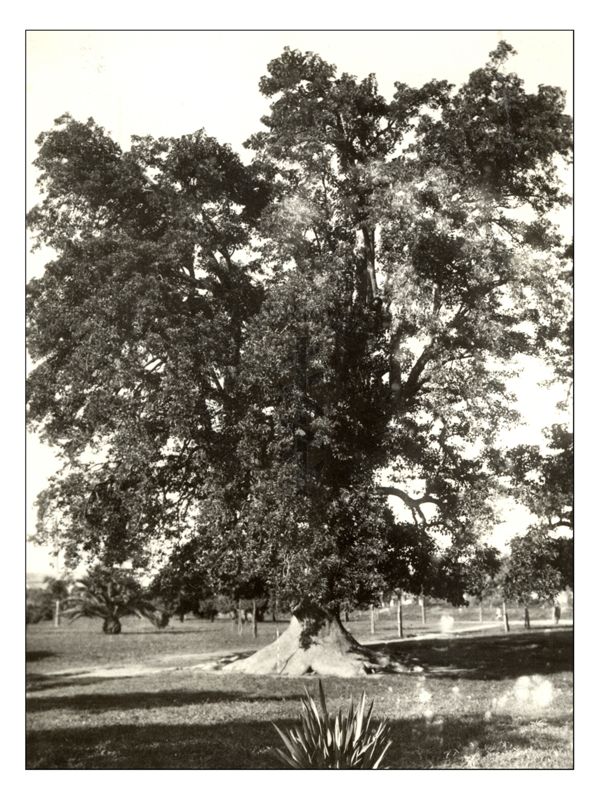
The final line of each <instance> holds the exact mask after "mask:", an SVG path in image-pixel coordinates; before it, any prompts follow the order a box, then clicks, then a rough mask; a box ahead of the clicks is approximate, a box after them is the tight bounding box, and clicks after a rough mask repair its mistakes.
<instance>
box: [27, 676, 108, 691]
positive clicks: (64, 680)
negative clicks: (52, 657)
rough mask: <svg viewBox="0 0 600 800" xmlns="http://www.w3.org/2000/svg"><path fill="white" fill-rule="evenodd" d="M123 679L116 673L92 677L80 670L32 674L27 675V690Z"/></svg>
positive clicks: (67, 686)
mask: <svg viewBox="0 0 600 800" xmlns="http://www.w3.org/2000/svg"><path fill="white" fill-rule="evenodd" d="M119 679H121V680H122V677H121V678H120V676H118V675H115V676H114V677H97V678H96V677H91V676H89V675H86V674H81V673H80V672H74V673H73V674H72V675H71V674H69V673H67V674H63V675H60V676H59V675H42V674H39V675H36V674H30V675H28V676H27V692H28V693H30V692H41V691H45V690H46V689H67V688H69V687H72V686H93V685H94V684H96V683H104V682H105V681H115V680H119Z"/></svg>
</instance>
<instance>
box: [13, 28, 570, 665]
mask: <svg viewBox="0 0 600 800" xmlns="http://www.w3.org/2000/svg"><path fill="white" fill-rule="evenodd" d="M511 52H512V48H511V47H510V46H509V45H507V44H505V43H502V44H500V45H499V47H498V48H497V50H495V51H494V52H493V53H492V54H491V55H490V60H489V62H488V63H487V64H486V65H485V66H484V67H482V68H481V69H478V70H477V71H475V72H474V73H473V74H472V75H471V76H470V77H469V79H468V81H467V82H466V83H465V84H464V85H463V86H461V87H459V88H455V87H453V86H451V85H449V84H448V83H447V82H445V81H432V82H431V83H429V84H427V85H425V86H423V87H421V88H420V89H413V88H410V87H409V86H407V85H405V84H403V83H397V84H396V85H395V93H394V96H393V98H392V99H391V100H386V99H385V98H384V97H382V96H381V95H380V94H379V92H378V89H377V83H376V80H375V77H374V76H372V75H371V76H369V77H368V78H366V79H364V80H357V79H356V78H354V77H353V76H350V75H347V74H342V75H341V76H339V77H337V75H336V69H335V67H333V66H332V65H330V64H328V63H327V62H325V61H324V60H322V59H321V58H320V57H319V56H317V55H315V54H313V53H300V52H298V51H292V50H289V49H286V50H285V51H284V52H283V54H282V55H281V56H280V57H279V58H277V59H275V60H274V61H272V62H271V63H270V64H269V66H268V74H267V75H266V76H265V77H263V78H262V80H261V82H260V89H261V91H262V92H263V94H264V95H265V96H267V97H269V98H271V100H272V102H271V107H270V112H269V114H268V115H267V116H265V117H264V118H263V119H262V123H263V126H264V130H263V131H261V132H260V133H258V134H256V135H255V136H253V137H252V138H251V139H250V140H249V142H248V146H249V147H250V148H251V149H252V150H253V151H254V159H253V161H252V164H251V165H250V166H248V167H246V166H244V165H243V164H242V162H241V161H240V159H239V158H238V157H237V156H236V155H235V154H234V153H233V152H232V151H231V150H230V149H229V148H228V147H223V146H221V145H219V144H218V143H217V142H215V141H214V140H213V139H211V138H210V137H208V136H207V135H206V134H205V133H204V132H202V131H200V132H198V133H196V134H193V135H191V136H184V137H181V138H175V139H151V138H149V137H145V138H134V140H133V143H132V146H131V148H130V149H129V150H128V151H123V150H121V148H119V147H118V146H117V145H116V144H115V143H114V142H113V141H112V140H111V139H110V137H109V136H108V135H107V134H106V133H105V132H104V131H103V130H102V129H101V128H99V127H98V126H97V125H96V124H95V123H94V122H93V121H92V120H89V121H88V122H87V123H79V122H76V121H74V120H72V119H71V118H69V117H63V118H61V119H60V120H58V121H57V125H56V127H55V128H54V129H53V130H52V131H49V132H47V133H45V134H42V136H41V137H40V139H39V140H38V144H39V147H40V150H39V156H38V159H37V162H36V164H37V167H38V169H39V170H40V176H41V177H40V188H41V191H42V193H43V200H42V201H41V203H40V204H39V205H38V206H36V207H35V208H34V209H33V210H32V212H31V214H30V224H31V226H32V228H33V230H34V231H35V233H36V235H37V237H38V241H39V242H40V243H42V244H45V245H49V246H50V247H52V248H53V249H54V251H55V252H56V257H55V259H54V260H53V261H52V262H51V263H49V264H48V265H47V267H46V270H45V272H44V275H43V276H42V277H41V278H40V279H38V280H34V281H32V282H31V284H30V286H29V347H30V351H31V354H32V357H33V358H34V360H35V362H36V367H35V369H34V370H33V372H32V375H31V378H30V395H29V397H30V399H29V404H30V405H29V413H30V419H31V421H32V424H33V425H34V426H35V427H37V429H38V430H40V432H41V433H42V435H43V436H44V437H45V439H46V440H47V441H49V442H50V443H52V444H53V445H55V446H56V447H58V448H59V449H60V451H61V452H62V454H63V457H64V463H65V468H64V470H63V472H62V473H60V474H59V475H57V476H56V477H55V478H54V479H53V480H52V481H51V483H50V485H49V487H48V489H47V490H46V491H45V492H44V493H43V494H42V496H41V497H40V500H39V508H40V526H39V536H40V538H44V537H45V536H47V535H48V533H47V532H54V533H53V535H54V541H55V544H57V545H59V546H61V547H63V548H65V550H66V555H67V559H70V560H76V559H77V558H79V557H80V555H81V553H82V552H85V553H87V554H89V555H91V556H94V557H97V558H100V559H102V560H104V561H108V562H113V563H119V562H121V561H122V560H123V559H126V558H131V559H132V560H133V561H134V563H135V564H140V565H142V564H145V563H148V561H149V559H150V558H151V557H157V556H158V555H160V554H161V552H164V553H165V554H166V553H167V552H169V551H171V550H172V548H173V545H174V543H179V544H180V543H181V542H188V541H194V542H195V546H196V551H197V552H198V553H199V556H198V558H199V560H200V561H202V562H203V563H202V564H200V565H199V567H200V568H201V569H203V570H204V569H206V570H207V572H208V573H210V574H211V575H212V579H213V580H215V581H216V583H217V584H218V581H219V580H221V579H223V580H225V579H227V576H239V579H240V580H241V579H243V578H244V577H249V576H256V577H259V578H260V579H261V580H264V581H265V583H266V584H267V586H268V588H269V591H270V592H271V593H272V594H275V595H277V596H278V597H281V598H283V599H285V601H286V602H289V603H290V604H291V606H292V608H293V609H294V615H293V617H292V621H291V623H290V628H289V630H288V632H287V633H286V634H285V635H284V636H283V637H282V638H281V639H280V641H279V643H278V645H277V646H276V647H275V646H274V647H271V648H266V649H265V650H263V651H259V653H257V654H256V655H255V656H253V657H251V658H250V659H248V660H247V661H246V662H240V663H238V664H237V665H235V666H234V667H233V668H234V669H245V670H249V671H257V672H268V671H285V672H290V673H301V672H305V671H310V670H312V671H316V672H337V673H343V674H355V673H356V672H360V671H363V670H365V669H366V670H369V669H372V668H376V667H377V665H378V663H377V658H376V656H375V655H374V654H373V653H370V652H369V651H368V650H366V649H364V648H360V647H359V646H358V645H357V643H356V642H355V641H354V640H353V639H352V638H351V637H350V636H349V634H347V632H346V631H345V630H344V629H343V626H342V625H341V623H340V621H339V610H340V607H341V605H342V604H348V603H349V604H351V605H352V604H358V603H364V602H368V601H369V600H372V599H373V598H375V597H376V596H377V595H378V594H379V592H380V591H382V589H384V588H385V587H386V586H390V580H391V577H390V576H393V575H394V569H393V563H394V559H396V561H397V564H398V570H399V573H402V570H403V566H402V565H403V564H405V563H406V554H407V552H408V550H409V548H410V547H411V546H412V544H411V543H414V542H415V541H418V540H421V541H426V539H424V538H423V537H428V538H429V539H432V538H435V537H437V538H438V539H439V537H440V536H442V537H445V538H444V540H445V541H447V542H448V543H449V545H450V546H451V547H452V548H454V551H460V550H461V549H464V548H468V547H472V546H474V544H475V543H476V542H477V540H478V538H479V536H480V535H481V533H482V532H483V531H485V530H488V529H489V526H490V524H492V523H493V519H494V515H493V507H492V504H491V503H490V496H491V493H492V491H493V488H494V480H495V476H496V473H497V470H498V464H499V457H498V452H497V444H498V443H497V434H498V432H499V431H500V430H501V429H502V427H503V426H504V425H505V424H508V423H510V422H511V421H512V420H513V419H514V412H513V411H512V410H511V403H510V400H511V397H510V393H509V392H508V389H507V385H506V378H507V377H508V375H509V374H510V373H511V370H512V366H513V360H514V357H515V356H517V355H519V354H528V355H543V354H544V353H545V352H547V351H549V350H551V349H552V350H553V352H554V353H555V354H556V352H555V351H557V350H561V348H563V347H564V345H563V340H559V337H557V335H556V334H555V329H554V328H553V326H552V325H551V324H550V322H551V321H552V320H553V319H555V318H556V317H557V316H559V315H560V312H561V307H562V306H561V303H564V300H565V297H567V296H568V292H569V289H568V286H567V285H566V284H565V282H564V270H565V267H564V253H565V246H564V243H563V242H562V241H561V239H560V236H559V235H558V233H557V231H556V230H555V229H554V228H553V226H552V225H551V224H550V222H549V221H548V213H549V212H550V211H552V210H553V209H554V208H555V207H556V206H557V205H560V204H564V203H566V202H567V198H566V197H565V195H564V193H563V192H562V191H561V188H560V181H559V179H558V174H559V166H560V163H561V162H562V161H564V160H565V159H567V158H568V157H569V152H570V140H571V136H570V130H571V125H570V120H569V118H568V117H567V116H565V114H564V113H563V105H564V97H563V93H562V92H561V91H560V90H558V89H555V88H552V87H548V86H540V87H539V88H538V91H537V92H535V93H532V94H530V93H528V92H526V91H525V88H524V86H523V83H522V81H521V80H520V79H519V78H518V77H517V76H516V75H515V74H513V73H510V72H508V71H507V70H506V68H505V65H504V62H505V61H506V59H507V57H508V56H509V55H510V53H511ZM557 342H558V343H557ZM389 495H394V496H395V497H397V498H399V499H400V500H401V502H402V503H403V505H404V507H405V508H406V510H407V514H408V517H407V521H405V522H403V523H397V522H396V521H395V519H394V516H393V514H392V512H391V510H390V507H389V504H388V502H387V500H388V496H389ZM407 525H408V526H409V527H410V526H412V531H410V532H409V530H408V528H407ZM419 537H421V539H419ZM390 565H392V566H390ZM399 573H398V574H399ZM316 643H318V644H319V647H316V646H313V645H315V644H316Z"/></svg>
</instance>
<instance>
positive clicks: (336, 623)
mask: <svg viewBox="0 0 600 800" xmlns="http://www.w3.org/2000/svg"><path fill="white" fill-rule="evenodd" d="M382 670H386V671H390V672H410V671H412V666H411V662H410V661H409V660H408V659H407V660H406V661H405V662H400V661H397V660H394V659H392V658H391V657H390V656H389V655H387V654H384V653H379V652H376V651H374V650H370V649H369V648H368V647H364V646H363V645H360V644H359V643H358V642H357V641H356V639H354V637H353V636H352V635H351V634H350V633H349V632H348V631H347V630H346V628H344V626H343V624H342V622H341V620H340V617H339V615H338V614H333V613H329V612H327V611H326V610H324V609H323V608H321V607H320V606H317V605H315V604H313V603H308V602H306V603H302V604H299V605H298V606H297V607H296V608H295V609H294V612H293V615H292V618H291V620H290V624H289V626H288V628H287V629H286V630H285V631H284V632H283V633H282V634H281V636H279V637H278V638H277V639H276V640H275V641H274V642H272V643H271V644H269V645H267V646H266V647H263V648H262V649H261V650H258V651H257V652H256V653H254V654H253V655H251V656H249V657H248V658H244V659H238V660H237V661H233V662H231V663H229V664H226V666H225V667H223V671H224V672H236V673H245V674H250V675H268V674H279V675H310V674H315V675H332V676H336V677H346V678H350V677H355V676H360V675H366V674H369V673H372V672H379V671H382Z"/></svg>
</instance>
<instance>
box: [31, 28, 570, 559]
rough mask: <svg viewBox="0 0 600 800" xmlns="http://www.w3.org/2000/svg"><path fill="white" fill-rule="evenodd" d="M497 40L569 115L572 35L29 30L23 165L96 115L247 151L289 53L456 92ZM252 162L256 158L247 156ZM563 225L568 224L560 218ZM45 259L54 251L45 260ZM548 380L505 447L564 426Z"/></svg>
mask: <svg viewBox="0 0 600 800" xmlns="http://www.w3.org/2000/svg"><path fill="white" fill-rule="evenodd" d="M501 39H506V40H507V41H508V42H510V44H512V45H513V46H514V47H515V48H516V50H517V51H518V54H517V56H515V57H513V58H512V59H511V61H510V65H509V66H510V69H511V70H514V71H515V72H517V73H518V74H519V75H520V76H521V77H522V78H523V79H524V81H525V86H526V89H527V90H529V91H534V90H535V89H536V87H537V86H538V85H539V84H541V83H544V84H550V85H555V86H560V87H562V88H564V89H565V90H566V91H567V112H568V113H572V91H571V87H572V81H573V74H572V34H571V33H570V32H568V31H389V30H388V31H378V32H362V31H334V32H329V31H328V32H326V31H287V32H286V31H262V32H256V31H247V32H246V31H226V32H210V31H179V32H176V31H30V32H29V33H28V34H27V79H26V106H27V131H26V137H27V162H28V164H31V162H32V161H33V159H34V158H35V154H36V145H35V139H36V138H37V136H38V134H39V133H40V132H41V131H44V130H48V129H49V128H50V127H51V126H52V123H53V120H54V119H55V118H57V117H58V116H60V115H61V114H63V113H65V112H68V113H70V114H71V116H73V117H75V118H76V119H81V120H84V119H87V118H88V117H93V118H94V119H95V120H96V122H97V123H98V124H100V125H102V126H103V127H104V128H105V129H106V130H107V132H109V133H110V134H111V135H112V137H113V138H114V139H116V140H117V141H118V142H119V144H120V145H121V146H122V147H124V148H127V147H128V146H129V141H130V136H131V135H132V134H138V135H146V134H149V135H152V136H178V135H182V134H186V133H191V132H193V131H195V130H198V129H199V128H204V129H205V130H206V131H207V133H208V134H209V135H211V136H214V137H216V138H217V139H219V140H220V141H221V142H227V143H229V144H231V145H232V146H233V147H234V149H236V150H237V151H238V152H240V153H242V154H243V147H242V145H243V142H244V141H245V140H246V139H247V137H248V136H249V135H250V134H252V133H253V132H255V131H256V130H257V129H258V128H259V125H260V123H259V120H260V117H261V115H263V114H265V113H266V112H267V110H268V100H267V99H266V98H263V97H262V96H261V95H260V93H259V91H258V80H259V78H260V77H261V76H262V75H263V74H264V73H265V72H266V65H267V63H268V62H269V61H270V60H271V59H273V58H275V57H277V56H278V55H279V54H280V53H281V51H282V49H283V48H284V47H285V46H290V47H292V48H298V49H301V50H312V51H314V52H317V53H319V55H321V56H322V57H323V58H324V59H325V60H327V61H330V62H332V63H334V64H336V65H337V67H338V70H339V72H350V73H352V74H355V75H357V76H359V77H365V76H366V75H368V74H369V73H375V75H376V76H377V79H378V82H379V89H380V92H381V93H382V94H383V95H384V96H386V97H388V98H389V97H391V95H392V94H393V91H394V82H395V81H401V82H403V83H407V84H409V85H413V86H419V85H421V84H423V83H425V82H427V81H429V80H431V79H432V78H438V79H441V78H444V79H446V80H449V81H450V82H452V83H457V84H458V83H461V82H463V81H464V80H465V79H466V78H467V77H468V75H469V73H470V72H471V71H472V70H474V69H476V68H478V67H480V66H481V65H483V64H484V63H485V61H486V58H487V55H488V53H489V52H490V51H491V50H493V49H494V48H495V47H496V45H497V44H498V42H499V41H500V40H501ZM243 157H244V158H245V159H246V160H247V159H248V158H249V157H250V154H249V153H246V154H245V155H243ZM35 178H36V172H35V169H34V168H33V167H31V166H30V167H29V170H28V179H27V194H28V197H27V204H28V206H31V205H32V204H33V203H35V202H36V199H37V193H36V189H35ZM560 221H561V224H562V225H563V226H565V228H566V227H567V226H568V224H569V215H564V216H563V217H562V218H561V220H560ZM46 255H47V254H46ZM43 265H44V253H37V254H34V255H32V256H31V257H30V258H29V259H28V264H27V271H28V275H29V276H30V277H31V276H34V275H39V274H41V272H42V271H43ZM547 377H548V374H547V373H546V372H545V370H544V369H543V368H542V367H541V366H540V365H539V364H536V363H533V362H529V363H528V364H527V365H526V368H525V369H524V372H523V374H522V376H521V378H520V380H519V381H518V382H517V383H516V384H515V386H514V389H515V391H516V393H517V395H518V398H519V403H518V405H519V409H520V411H521V413H522V414H523V417H524V420H525V422H524V424H523V425H522V426H521V427H520V428H519V429H515V430H514V431H512V432H511V433H510V442H509V443H510V444H516V443H518V442H530V443H541V442H542V433H541V431H542V429H543V427H545V426H547V425H549V424H551V423H553V422H555V421H558V417H557V414H556V408H555V407H556V402H557V401H558V400H560V399H563V397H562V393H561V390H560V389H554V390H549V389H547V388H542V387H540V386H539V382H540V381H541V380H543V379H544V378H547ZM27 462H28V467H27V509H28V512H27V532H28V533H31V532H32V531H33V529H34V527H35V514H34V512H33V510H32V506H33V501H34V499H35V496H36V495H37V493H38V492H39V491H40V490H41V489H42V488H43V487H44V485H45V482H46V481H47V479H48V477H49V475H50V474H51V473H52V472H53V471H54V470H55V469H56V461H55V459H54V457H53V455H52V452H51V451H50V450H49V448H47V447H45V446H44V445H42V444H41V443H40V442H39V440H38V439H37V437H35V436H33V435H28V440H27ZM524 524H526V517H524V516H523V514H522V513H521V512H519V511H516V512H515V511H514V510H512V511H511V509H509V508H507V509H506V522H505V523H504V524H503V525H502V526H500V527H499V528H498V530H497V531H496V532H495V541H496V543H498V544H499V545H502V544H503V543H504V542H505V541H506V540H507V539H508V538H509V537H510V536H512V535H513V534H514V533H516V532H520V531H521V530H522V528H523V525H524ZM56 566H58V568H60V562H59V563H58V565H56V564H54V563H53V562H52V559H50V557H49V553H48V552H47V551H46V550H45V549H44V548H37V547H33V546H32V545H30V546H29V548H28V562H27V568H28V570H29V571H32V572H38V571H46V572H47V571H50V570H52V569H53V568H55V567H56Z"/></svg>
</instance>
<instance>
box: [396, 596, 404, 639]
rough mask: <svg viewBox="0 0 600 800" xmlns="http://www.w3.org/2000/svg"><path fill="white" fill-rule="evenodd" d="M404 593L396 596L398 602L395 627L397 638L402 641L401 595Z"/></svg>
mask: <svg viewBox="0 0 600 800" xmlns="http://www.w3.org/2000/svg"><path fill="white" fill-rule="evenodd" d="M403 594H404V593H403V592H400V594H399V595H398V602H397V603H396V625H397V627H398V636H399V637H400V638H401V639H404V624H403V619H402V595H403Z"/></svg>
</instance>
